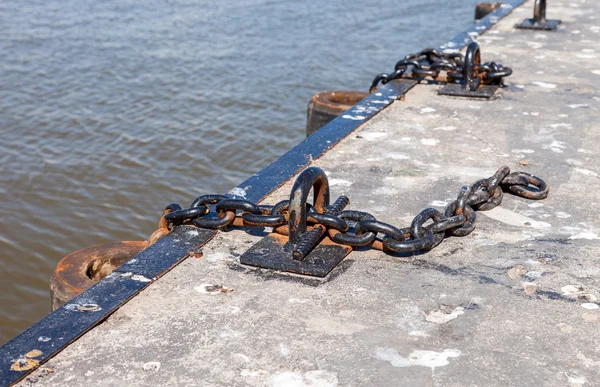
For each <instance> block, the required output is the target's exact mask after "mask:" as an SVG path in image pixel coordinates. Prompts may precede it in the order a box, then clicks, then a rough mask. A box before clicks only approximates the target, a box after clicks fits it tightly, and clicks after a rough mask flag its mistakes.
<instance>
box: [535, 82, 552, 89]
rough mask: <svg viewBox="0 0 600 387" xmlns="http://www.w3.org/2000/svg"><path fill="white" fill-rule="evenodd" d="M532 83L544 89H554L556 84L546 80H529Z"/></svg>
mask: <svg viewBox="0 0 600 387" xmlns="http://www.w3.org/2000/svg"><path fill="white" fill-rule="evenodd" d="M531 84H532V85H536V86H539V87H541V88H544V89H556V84H554V83H548V82H531Z"/></svg>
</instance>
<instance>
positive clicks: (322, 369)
mask: <svg viewBox="0 0 600 387" xmlns="http://www.w3.org/2000/svg"><path fill="white" fill-rule="evenodd" d="M531 8H532V7H531V4H530V3H527V4H526V5H525V6H524V7H522V8H521V9H518V10H516V11H515V12H514V13H513V14H512V15H511V16H509V17H508V18H506V19H505V20H503V21H502V22H501V23H500V24H499V25H498V26H497V27H496V28H495V29H494V30H493V31H491V33H489V34H487V35H485V36H483V37H482V38H481V39H480V44H481V46H482V52H483V59H484V60H487V59H491V58H494V59H500V60H501V61H502V62H504V63H505V64H506V65H508V66H510V67H512V68H513V69H514V75H513V76H511V77H510V78H509V79H508V84H509V86H508V88H506V89H505V90H503V92H502V93H500V95H499V96H498V98H497V99H495V100H494V101H474V100H465V99H454V98H448V97H440V96H437V95H436V92H435V91H436V89H437V87H438V86H432V85H420V86H417V87H416V88H415V89H414V90H413V91H411V92H410V93H409V94H408V96H407V98H406V101H405V102H397V103H395V104H394V105H393V106H392V107H391V108H390V109H388V110H387V111H385V112H384V113H382V114H380V115H378V116H377V117H376V118H375V119H373V120H371V121H370V122H368V123H366V124H365V125H364V126H363V127H362V128H361V129H360V130H359V131H357V132H356V134H355V135H352V136H350V137H349V138H347V139H346V140H344V141H342V143H341V144H340V145H339V146H337V147H336V148H335V150H334V151H331V152H329V153H328V154H326V155H325V156H324V157H322V158H321V159H319V160H317V161H315V162H314V164H315V165H317V166H320V167H322V168H323V169H325V170H326V171H327V173H328V176H329V178H330V183H331V186H332V194H333V195H334V196H335V195H340V194H346V195H348V196H349V197H350V198H351V201H352V202H351V205H350V208H352V209H361V210H366V211H369V212H371V213H373V214H374V215H376V216H377V217H378V218H379V219H380V220H383V221H386V222H390V223H393V224H396V225H402V226H407V225H408V224H409V222H410V220H411V219H412V217H413V216H414V215H415V214H416V213H417V212H418V211H419V210H420V209H422V208H424V207H426V206H443V205H444V203H446V202H448V201H449V200H451V199H452V198H453V197H455V195H456V193H457V191H458V189H459V188H460V186H461V185H463V184H465V183H471V182H473V181H475V180H476V179H479V178H482V177H487V176H489V175H491V173H493V172H494V171H495V170H496V168H497V167H499V166H500V165H503V164H507V165H509V166H510V167H511V168H512V169H513V170H524V171H527V172H530V173H533V174H535V175H537V176H540V177H541V178H543V179H545V180H546V182H547V183H548V184H549V185H550V187H551V194H550V196H549V197H548V199H546V200H543V201H540V202H533V201H528V200H524V199H521V198H517V197H513V196H510V195H505V198H504V202H503V203H502V205H501V207H499V208H497V209H494V210H492V211H488V212H479V214H480V215H479V218H478V223H477V229H476V230H475V232H474V233H473V234H471V235H469V236H467V237H464V238H450V239H447V240H446V241H445V242H444V243H442V244H441V245H440V246H439V247H437V248H436V249H434V250H433V251H431V252H429V253H427V254H423V255H418V256H400V255H398V256H393V255H386V254H384V253H381V252H379V251H375V250H370V249H361V250H360V251H354V252H352V253H351V254H350V255H349V256H348V257H347V258H346V260H345V261H344V262H343V264H342V267H341V268H338V269H336V271H335V272H334V273H333V274H332V275H330V277H329V278H328V279H327V280H326V281H324V282H319V281H316V282H315V281H311V280H306V279H302V278H299V277H294V276H286V275H280V274H269V273H265V272H263V271H261V270H254V269H250V268H245V267H241V266H239V265H238V264H237V262H238V257H239V255H240V254H242V253H243V252H244V251H245V250H247V249H248V247H250V246H251V245H252V244H253V243H255V242H256V241H258V240H259V239H260V236H259V235H258V234H257V233H253V234H249V233H246V232H244V231H240V230H236V231H230V232H225V233H219V235H218V236H217V237H216V238H215V239H214V240H213V241H211V242H210V243H209V244H208V245H207V246H205V248H204V256H203V257H202V258H189V259H188V260H186V261H185V262H184V263H182V264H181V265H179V266H178V267H176V268H175V269H174V270H172V271H171V272H170V273H168V274H167V275H166V276H164V277H163V278H161V279H160V280H158V281H157V282H156V283H155V284H153V285H152V286H150V287H149V288H147V289H146V290H144V291H143V292H142V293H141V294H140V295H139V296H137V297H136V298H134V299H133V300H132V301H130V302H129V303H128V304H126V305H125V306H124V307H122V308H121V309H120V310H119V311H118V312H116V313H115V314H114V315H112V316H111V317H110V318H109V319H108V320H107V321H106V322H105V323H103V324H102V325H100V326H98V327H97V328H95V329H93V330H92V331H91V332H89V333H87V334H86V335H84V336H83V337H82V338H81V339H79V340H78V341H77V342H75V343H74V344H72V345H71V346H70V347H69V348H67V349H66V350H65V351H63V352H62V353H60V354H59V355H58V356H57V357H56V358H54V359H53V360H51V361H50V362H48V363H47V364H45V365H44V366H43V367H42V368H41V369H39V370H38V371H36V372H35V373H34V374H33V375H32V376H29V377H28V378H27V379H25V380H24V381H23V382H21V385H28V384H30V383H31V382H36V383H37V384H36V385H48V386H64V385H88V386H89V385H103V386H106V385H139V386H142V385H190V386H192V385H256V386H258V385H273V386H284V385H285V386H302V385H306V386H334V385H337V384H339V385H410V386H540V385H544V386H582V385H585V386H586V387H587V386H599V385H600V376H599V373H600V333H599V332H600V308H598V305H599V303H598V302H597V297H600V242H599V241H598V233H599V228H600V227H599V226H598V218H599V216H600V211H598V206H599V205H600V177H599V173H600V142H599V140H600V125H599V124H598V122H600V93H599V91H598V84H599V81H600V65H599V64H598V59H597V56H598V53H597V52H596V50H598V44H597V39H598V37H599V34H600V19H598V18H597V17H596V15H598V14H599V11H600V4H599V3H598V2H592V1H589V0H588V1H587V2H586V1H582V0H580V1H557V0H553V1H551V2H550V3H549V8H548V17H549V18H561V19H562V20H563V23H564V24H563V26H562V27H561V29H560V30H559V31H558V32H556V33H550V32H543V33H536V32H531V31H516V30H513V28H512V26H513V25H514V24H515V23H517V22H519V21H521V20H522V19H523V18H525V17H530V14H531ZM523 161H527V164H528V165H526V166H521V165H520V164H519V163H520V162H523ZM523 164H525V163H523ZM290 187H291V185H290V184H287V185H285V186H283V187H281V189H279V190H278V191H277V192H275V193H274V194H273V195H271V197H269V198H267V199H266V200H265V202H267V203H274V202H276V201H277V200H279V199H283V198H285V197H287V196H288V195H289V190H290ZM180 199H181V200H184V199H185V198H180ZM188 199H189V198H188ZM207 285H222V286H224V287H226V288H228V289H231V291H226V292H216V293H211V292H209V291H207Z"/></svg>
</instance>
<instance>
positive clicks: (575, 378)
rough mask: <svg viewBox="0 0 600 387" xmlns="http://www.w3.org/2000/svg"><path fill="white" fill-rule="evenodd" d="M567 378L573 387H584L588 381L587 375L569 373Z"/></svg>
mask: <svg viewBox="0 0 600 387" xmlns="http://www.w3.org/2000/svg"><path fill="white" fill-rule="evenodd" d="M567 380H568V382H569V384H570V385H571V387H583V385H584V384H585V382H586V381H587V380H586V378H585V377H583V376H579V375H575V374H573V375H567Z"/></svg>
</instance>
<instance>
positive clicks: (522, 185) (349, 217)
mask: <svg viewBox="0 0 600 387" xmlns="http://www.w3.org/2000/svg"><path fill="white" fill-rule="evenodd" d="M421 55H430V56H433V55H436V52H435V50H431V51H423V54H421ZM327 190H328V188H327ZM503 192H511V193H513V194H515V195H517V196H521V197H524V198H527V199H533V200H539V199H544V198H546V197H547V196H548V192H549V188H548V186H547V185H546V183H545V182H544V181H543V180H542V179H540V178H538V177H536V176H533V175H530V174H528V173H525V172H513V173H511V172H510V169H509V168H508V167H507V166H503V167H501V168H500V169H498V171H496V173H494V174H493V175H492V176H491V177H489V178H487V179H480V180H477V181H476V182H474V183H473V184H471V185H467V186H463V187H462V188H461V189H460V190H459V192H458V195H457V198H456V200H454V201H452V202H450V203H449V204H448V205H447V206H446V207H445V208H444V210H443V211H438V210H436V209H434V208H426V209H424V210H423V211H421V212H419V213H418V214H417V216H415V217H414V219H413V220H412V222H411V224H410V227H405V228H398V227H396V226H394V225H391V224H388V223H384V222H381V221H378V220H377V219H376V218H375V217H374V216H373V215H372V214H370V213H368V212H363V211H356V210H344V208H345V207H346V206H347V205H348V204H349V203H350V200H349V199H348V198H347V197H346V196H340V197H339V198H338V199H337V200H336V201H335V202H334V203H333V204H330V205H327V206H324V207H323V208H322V211H320V212H319V211H318V210H317V209H316V207H313V206H312V205H310V204H308V203H305V206H306V214H307V216H306V222H307V226H309V227H307V231H306V233H305V234H303V238H302V243H301V245H302V246H299V249H300V250H303V249H304V245H306V246H308V247H306V248H307V249H310V246H312V245H313V244H314V243H315V240H317V239H319V238H320V237H321V236H322V235H323V234H324V233H325V232H327V233H328V235H329V237H330V238H331V239H332V240H333V241H334V242H336V243H339V244H343V245H348V246H371V247H373V248H376V249H378V250H383V251H393V252H415V251H419V250H425V251H427V250H431V249H432V248H434V247H435V246H437V245H439V244H440V243H441V242H442V241H443V239H444V238H445V237H447V236H466V235H469V234H470V233H471V232H472V231H473V230H474V229H475V221H476V220H477V213H476V211H485V210H490V209H492V208H494V207H496V206H498V205H499V204H500V203H501V202H502V198H503ZM327 195H328V193H327ZM210 206H212V207H210ZM211 209H212V211H211ZM289 221H290V201H289V200H283V201H281V202H279V203H277V204H275V205H264V204H261V205H257V204H255V203H252V202H250V201H248V200H240V199H231V198H230V197H228V196H226V195H203V196H200V197H198V198H197V199H196V200H194V201H193V203H192V205H191V207H190V208H186V209H183V208H182V207H181V206H180V205H179V204H177V203H171V204H169V205H168V206H167V208H166V209H165V211H164V212H163V216H162V217H161V222H160V225H161V226H160V228H159V230H158V231H157V232H156V233H155V234H157V235H156V236H155V238H154V239H155V240H157V238H160V237H162V236H164V235H166V233H168V231H169V230H171V229H172V228H173V227H174V226H178V225H181V224H193V225H195V226H197V227H200V228H209V229H222V228H225V227H228V226H231V225H233V226H243V227H272V228H273V230H274V232H277V233H280V234H282V235H288V234H289V226H288V222H289ZM153 235H154V234H153ZM313 239H314V240H313Z"/></svg>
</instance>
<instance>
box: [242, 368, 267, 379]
mask: <svg viewBox="0 0 600 387" xmlns="http://www.w3.org/2000/svg"><path fill="white" fill-rule="evenodd" d="M268 373H269V372H268V371H265V370H249V369H245V368H244V369H243V370H241V371H240V376H245V377H251V378H256V377H262V376H265V375H267V374H268Z"/></svg>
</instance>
